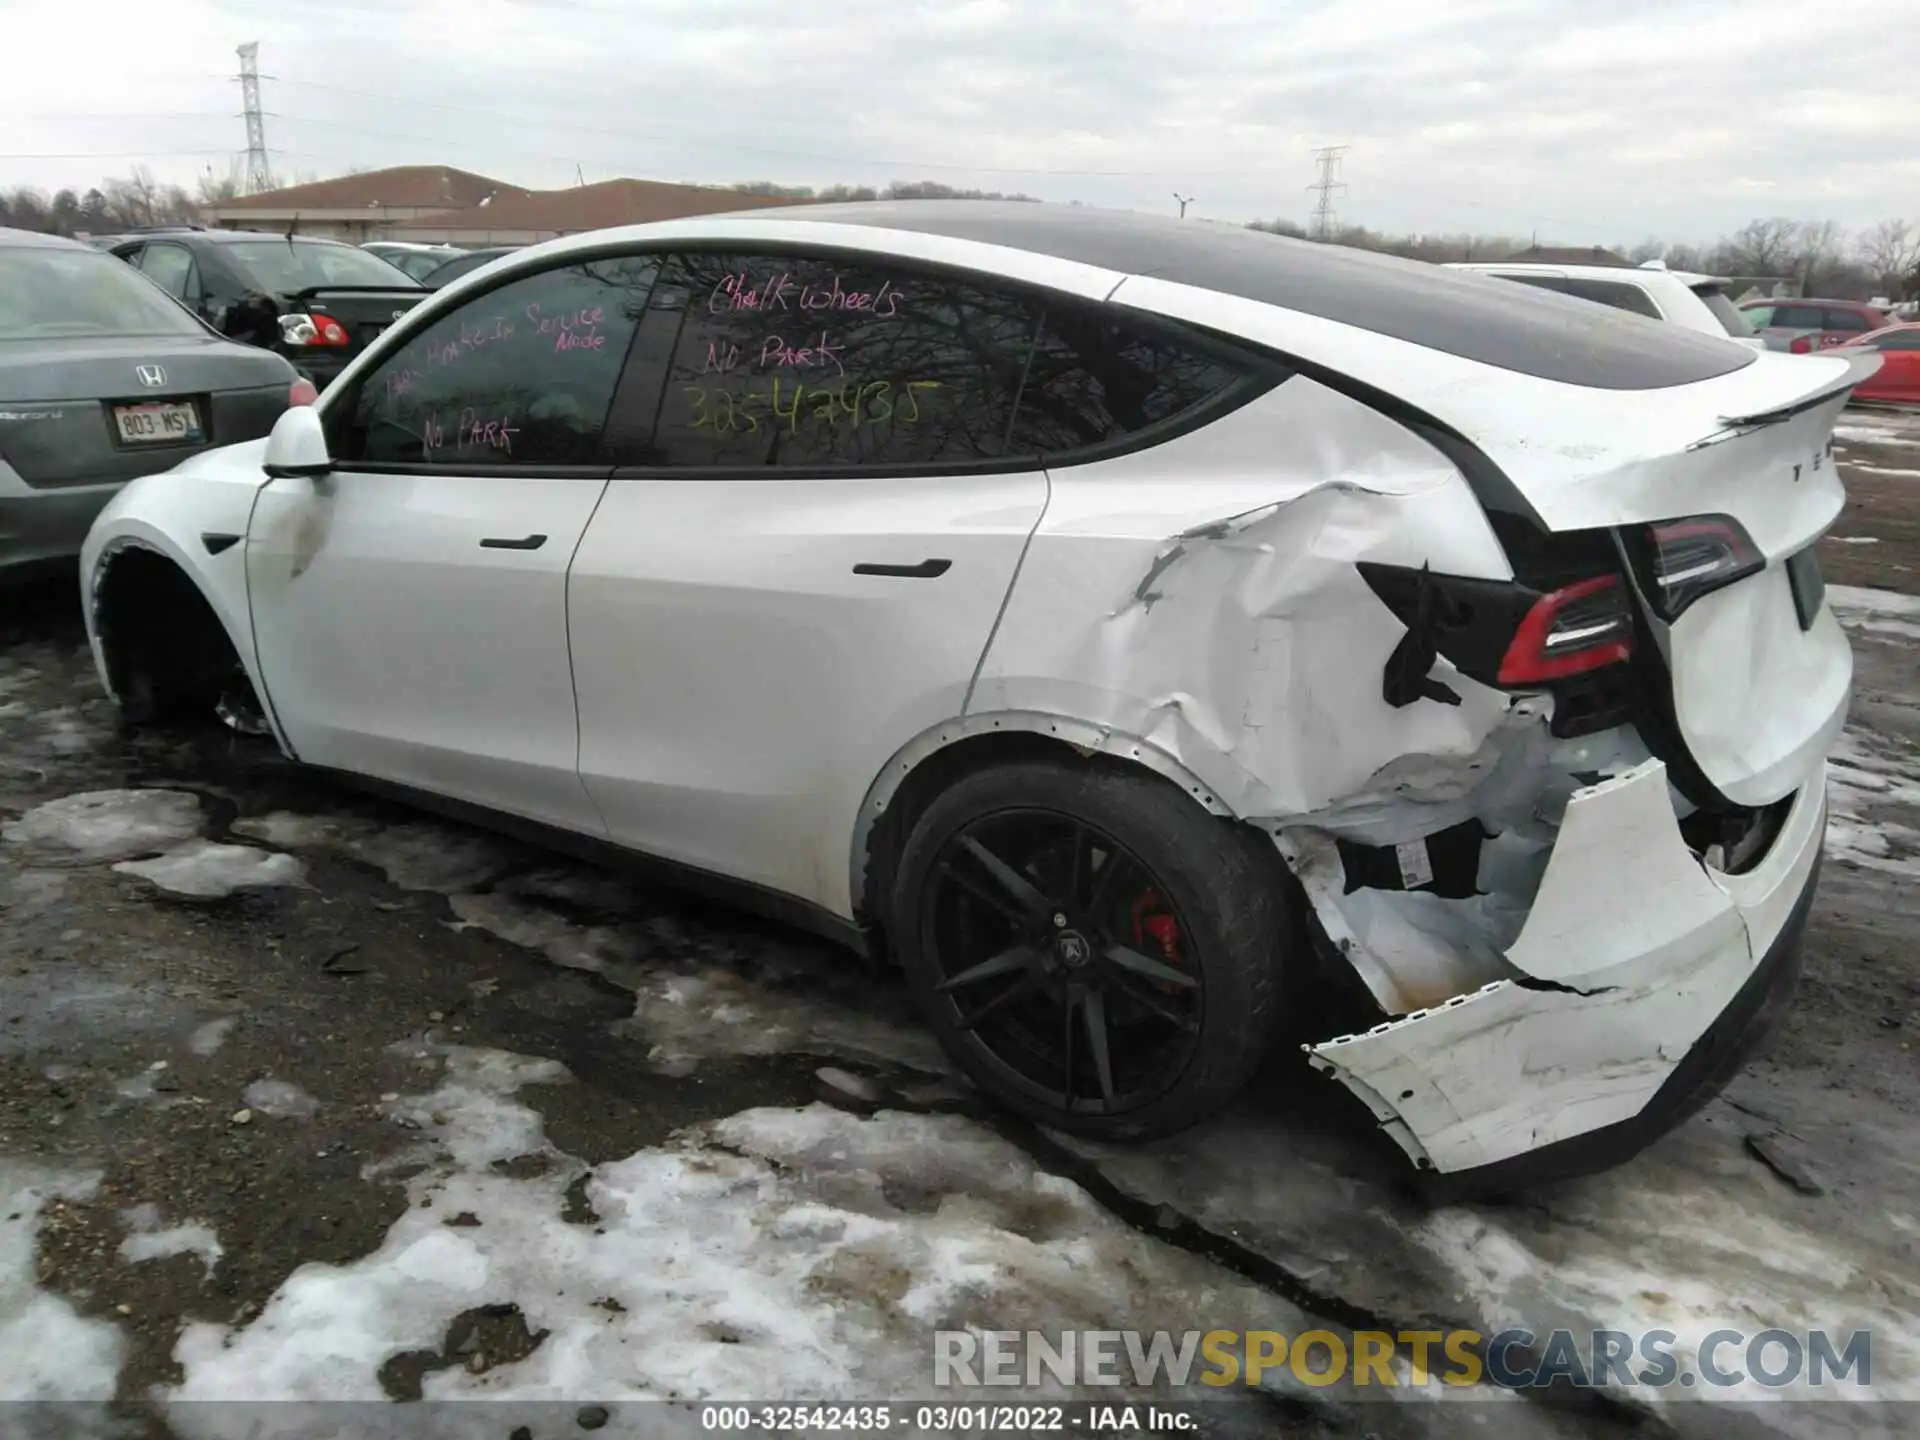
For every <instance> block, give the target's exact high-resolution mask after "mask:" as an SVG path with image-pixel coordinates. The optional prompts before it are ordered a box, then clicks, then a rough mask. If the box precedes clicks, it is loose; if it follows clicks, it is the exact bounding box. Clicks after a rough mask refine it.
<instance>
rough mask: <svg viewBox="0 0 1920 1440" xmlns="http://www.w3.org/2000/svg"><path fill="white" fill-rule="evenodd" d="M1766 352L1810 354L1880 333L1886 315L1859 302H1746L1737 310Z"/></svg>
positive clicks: (1885, 321) (1884, 323)
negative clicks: (1764, 345) (1762, 341)
mask: <svg viewBox="0 0 1920 1440" xmlns="http://www.w3.org/2000/svg"><path fill="white" fill-rule="evenodd" d="M1740 313H1741V314H1743V315H1745V316H1746V317H1747V323H1748V324H1749V325H1751V326H1752V327H1753V331H1754V333H1755V334H1756V335H1758V336H1759V337H1760V338H1761V339H1763V340H1765V341H1766V342H1767V348H1768V349H1769V350H1786V351H1789V352H1790V353H1792V354H1795V355H1806V354H1810V353H1811V352H1813V351H1815V350H1824V349H1826V348H1828V347H1829V346H1832V345H1844V344H1846V343H1847V342H1848V341H1849V340H1854V339H1858V338H1859V337H1860V336H1862V335H1864V334H1866V333H1867V332H1868V331H1870V330H1878V329H1881V328H1882V327H1883V326H1885V325H1886V323H1887V317H1886V315H1885V314H1884V313H1883V312H1882V311H1879V310H1876V309H1875V308H1874V307H1873V306H1871V305H1863V304H1861V303H1860V302H1859V301H1858V300H1749V301H1747V302H1746V303H1745V304H1744V305H1742V306H1741V307H1740Z"/></svg>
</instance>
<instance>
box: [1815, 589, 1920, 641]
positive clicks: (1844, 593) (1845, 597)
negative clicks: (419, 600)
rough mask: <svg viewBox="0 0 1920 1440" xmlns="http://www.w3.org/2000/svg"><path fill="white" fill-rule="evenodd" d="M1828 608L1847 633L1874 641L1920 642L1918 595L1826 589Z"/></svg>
mask: <svg viewBox="0 0 1920 1440" xmlns="http://www.w3.org/2000/svg"><path fill="white" fill-rule="evenodd" d="M1827 604H1828V605H1829V606H1830V607H1831V608H1832V610H1833V613H1834V616H1835V618H1837V619H1838V620H1839V621H1840V623H1841V624H1842V625H1844V626H1845V627H1846V628H1847V629H1849V630H1857V631H1860V632H1863V633H1865V634H1866V635H1869V636H1872V637H1874V638H1876V639H1889V640H1920V595H1902V594H1900V593H1898V592H1897V591H1893V590H1869V589H1864V588H1862V587H1860V586H1857V585H1829V586H1828V587H1827Z"/></svg>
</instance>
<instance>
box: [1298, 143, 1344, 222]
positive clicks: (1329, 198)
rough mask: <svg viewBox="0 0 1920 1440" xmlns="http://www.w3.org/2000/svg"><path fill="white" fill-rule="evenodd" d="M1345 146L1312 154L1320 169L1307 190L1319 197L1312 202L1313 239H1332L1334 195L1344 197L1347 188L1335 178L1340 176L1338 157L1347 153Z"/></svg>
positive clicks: (1330, 146) (1320, 150)
mask: <svg viewBox="0 0 1920 1440" xmlns="http://www.w3.org/2000/svg"><path fill="white" fill-rule="evenodd" d="M1348 148H1349V147H1347V146H1345V145H1326V146H1322V147H1321V148H1320V149H1318V150H1316V151H1314V152H1313V158H1314V162H1315V163H1316V164H1317V165H1319V167H1320V178H1319V179H1318V180H1316V181H1314V183H1313V184H1311V185H1309V186H1307V189H1309V190H1312V191H1314V192H1316V193H1317V194H1318V196H1319V198H1318V199H1317V200H1315V201H1314V202H1313V226H1312V233H1313V238H1314V239H1316V240H1331V239H1332V238H1333V227H1334V220H1335V218H1336V217H1335V215H1334V209H1333V200H1334V197H1335V196H1336V195H1344V194H1345V193H1346V189H1347V187H1346V186H1345V185H1342V184H1341V183H1340V181H1339V179H1338V178H1337V177H1338V176H1339V174H1340V157H1341V156H1342V155H1344V154H1346V153H1347V150H1348Z"/></svg>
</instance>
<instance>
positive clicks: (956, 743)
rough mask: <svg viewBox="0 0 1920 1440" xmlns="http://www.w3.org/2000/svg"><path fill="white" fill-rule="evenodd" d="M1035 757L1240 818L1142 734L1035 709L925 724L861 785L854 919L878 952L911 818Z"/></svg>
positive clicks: (853, 867)
mask: <svg viewBox="0 0 1920 1440" xmlns="http://www.w3.org/2000/svg"><path fill="white" fill-rule="evenodd" d="M1035 758H1056V759H1062V760H1070V759H1080V760H1083V761H1097V762H1099V763H1103V764H1109V765H1117V766H1122V767H1125V768H1129V769H1137V770H1143V771H1146V772H1149V773H1151V774H1154V775H1157V776H1159V777H1160V778H1161V779H1163V780H1166V781H1169V782H1170V783H1172V784H1173V785H1175V786H1177V787H1178V788H1179V789H1180V790H1181V791H1182V792H1183V793H1185V794H1186V795H1187V796H1188V798H1189V799H1190V800H1191V801H1192V803H1193V804H1194V805H1195V806H1196V807H1198V808H1199V809H1201V810H1203V811H1204V812H1205V813H1207V814H1209V815H1213V816H1216V817H1218V818H1220V819H1228V820H1230V819H1237V818H1239V817H1238V815H1237V814H1236V812H1235V811H1234V810H1233V808H1232V807H1231V806H1229V805H1228V804H1227V802H1226V801H1225V800H1223V799H1222V798H1221V797H1220V795H1219V793H1218V792H1217V791H1215V790H1214V789H1213V787H1211V786H1209V785H1208V784H1207V783H1206V782H1205V781H1203V780H1201V779H1200V778H1199V777H1198V776H1197V775H1195V774H1194V773H1193V772H1192V771H1191V770H1189V769H1188V768H1187V767H1186V766H1185V765H1183V764H1181V763H1180V761H1179V760H1177V759H1175V758H1174V757H1173V756H1172V755H1170V754H1168V753H1167V752H1166V751H1165V750H1164V749H1162V748H1161V747H1160V746H1158V745H1155V744H1154V743H1153V742H1151V741H1150V740H1147V739H1145V738H1144V737H1142V736H1138V735H1132V734H1128V733H1126V732H1124V731H1118V730H1115V729H1113V728H1112V727H1111V726H1107V725H1099V724H1095V723H1093V722H1092V721H1087V720H1075V719H1073V718H1071V717H1069V716H1064V715H1051V714H1047V713H1045V712H1042V711H1034V710H999V711H988V712H982V713H979V714H974V715H968V716H965V717H964V718H956V719H953V720H949V721H947V722H945V723H943V724H940V725H935V726H931V727H929V728H928V729H926V730H923V731H922V732H921V733H920V734H918V735H916V736H915V737H914V738H913V739H911V740H909V741H908V742H907V743H906V744H904V745H902V746H901V747H900V748H899V749H898V750H897V751H895V752H894V754H893V756H892V758H891V759H889V760H888V761H887V763H886V765H885V766H883V767H882V769H881V771H880V773H879V774H878V775H876V776H875V777H874V779H873V781H872V783H871V784H869V785H868V787H867V792H866V795H865V797H864V798H863V799H862V800H861V803H860V813H859V816H858V818H857V819H856V821H855V823H854V830H853V842H852V848H851V852H850V854H849V855H848V875H849V882H850V883H849V891H850V893H851V896H852V901H853V914H854V918H855V921H856V922H857V923H858V924H859V925H860V927H861V928H862V930H863V931H864V932H865V933H866V934H867V935H868V937H869V946H870V948H871V949H872V950H873V951H874V953H875V954H883V953H884V952H885V948H886V944H885V933H884V932H885V926H884V908H885V907H884V897H885V894H886V890H887V888H888V886H889V885H890V884H891V881H892V867H893V865H894V863H895V862H896V861H897V859H898V855H899V847H900V845H901V844H902V843H904V841H905V839H906V834H907V832H908V831H910V830H911V829H912V826H913V822H914V820H915V819H916V818H917V816H918V815H919V814H920V813H921V812H922V811H924V810H925V808H926V807H927V805H928V804H930V803H931V802H932V801H933V799H934V798H935V797H936V796H938V795H939V794H940V793H941V792H942V791H943V790H945V789H946V788H947V787H948V786H950V785H952V784H953V783H954V782H955V781H956V780H958V779H960V778H961V777H962V776H964V775H970V774H973V773H975V772H977V771H978V770H980V769H982V768H984V767H986V766H988V765H993V764H1001V763H1007V762H1011V761H1015V760H1023V759H1026V760H1030V759H1035Z"/></svg>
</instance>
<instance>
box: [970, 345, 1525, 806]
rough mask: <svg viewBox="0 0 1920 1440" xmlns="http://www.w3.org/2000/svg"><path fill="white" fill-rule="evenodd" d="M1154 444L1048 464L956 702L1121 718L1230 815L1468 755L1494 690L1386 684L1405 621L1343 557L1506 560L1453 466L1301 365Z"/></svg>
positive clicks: (1302, 800) (1467, 682) (1486, 728)
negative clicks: (1042, 511) (1015, 560)
mask: <svg viewBox="0 0 1920 1440" xmlns="http://www.w3.org/2000/svg"><path fill="white" fill-rule="evenodd" d="M1175 448H1177V451H1178V456H1177V460H1173V459H1170V458H1169V455H1168V453H1166V452H1162V451H1156V450H1146V451H1138V452H1134V453H1132V454H1129V455H1123V456H1117V457H1114V458H1112V459H1109V460H1103V461H1099V462H1097V463H1093V464H1089V465H1084V466H1069V467H1062V468H1057V469H1054V470H1052V471H1050V472H1049V478H1050V480H1051V482H1052V498H1051V501H1050V503H1049V506H1048V510H1047V514H1046V516H1045V518H1044V520H1043V521H1042V523H1041V525H1040V528H1039V529H1038V531H1036V533H1035V534H1034V537H1033V540H1032V542H1031V545H1030V548H1029V556H1028V561H1027V564H1026V565H1025V566H1024V567H1023V569H1022V572H1021V577H1020V580H1019V582H1018V584H1016V585H1015V587H1014V591H1013V594H1012V595H1011V597H1010V598H1009V600H1008V604H1007V609H1006V613H1005V616H1004V618H1003V619H1002V622H1001V625H1000V628H999V631H998V634H997V635H996V637H995V640H994V643H993V645H992V647H991V649H990V650H989V652H988V654H987V656H986V658H985V660H984V662H983V663H982V666H981V670H980V676H979V680H978V682H977V683H976V685H975V688H974V694H973V698H972V701H971V703H970V706H969V714H973V713H987V712H1003V711H1038V712H1042V713H1050V714H1057V715H1071V716H1074V717H1077V718H1081V719H1085V720H1089V721H1092V722H1093V723H1095V724H1097V725H1101V726H1103V727H1108V728H1110V729H1112V730H1113V731H1115V732H1117V733H1122V734H1126V735H1130V736H1136V737H1139V738H1141V739H1142V740H1144V741H1146V742H1147V743H1149V744H1151V745H1152V746H1154V747H1156V748H1158V749H1160V750H1161V751H1163V752H1164V753H1165V754H1166V755H1167V756H1168V757H1169V758H1170V759H1171V760H1173V761H1174V762H1175V763H1177V764H1179V765H1180V766H1182V767H1184V768H1185V769H1186V770H1188V771H1190V772H1192V773H1193V774H1194V775H1196V776H1198V777H1199V779H1200V780H1201V781H1202V782H1203V783H1204V784H1206V785H1207V786H1208V787H1209V788H1211V789H1213V790H1214V791H1216V792H1217V793H1219V794H1220V795H1221V796H1222V797H1223V798H1224V799H1226V801H1227V803H1228V804H1229V805H1230V806H1231V807H1232V808H1233V809H1234V811H1235V812H1236V813H1238V814H1241V815H1258V816H1274V817H1280V816H1289V815H1299V814H1305V813H1308V812H1311V811H1314V810H1318V809H1320V808H1322V807H1324V806H1326V805H1327V804H1328V803H1329V802H1331V801H1333V800H1335V799H1336V798H1339V797H1341V796H1347V795H1352V794H1353V793H1355V792H1356V791H1357V790H1359V789H1361V788H1362V787H1363V786H1364V785H1365V784H1366V783H1367V782H1368V781H1369V779H1370V778H1371V777H1373V776H1375V775H1376V774H1377V773H1378V772H1380V771H1381V770H1382V768H1383V767H1385V766H1387V765H1388V764H1389V763H1390V762H1394V761H1396V760H1401V759H1402V758H1403V757H1408V756H1424V757H1435V758H1437V759H1438V760H1441V761H1450V760H1464V759H1466V758H1467V757H1471V756H1473V755H1475V754H1476V753H1477V752H1478V751H1479V750H1480V749H1481V747H1482V745H1483V744H1484V743H1485V741H1486V738H1487V736H1488V735H1489V734H1490V733H1491V732H1492V731H1493V730H1494V728H1495V727H1496V726H1497V725H1498V724H1499V723H1500V721H1501V720H1502V718H1503V717H1504V716H1505V715H1506V713H1507V711H1508V709H1509V707H1510V705H1511V700H1510V697H1508V696H1507V695H1505V694H1503V693H1501V692H1500V691H1497V690H1494V689H1492V688H1491V687H1489V686H1486V685H1482V684H1480V683H1479V682H1477V681H1474V680H1471V679H1469V678H1467V677H1466V676H1464V675H1462V674H1460V673H1459V672H1458V671H1457V670H1456V669H1455V668H1454V667H1453V666H1452V665H1451V664H1450V663H1449V662H1448V661H1446V660H1444V659H1436V660H1435V662H1434V664H1433V666H1432V670H1431V678H1432V680H1433V681H1434V682H1436V683H1437V684H1439V685H1441V686H1444V687H1445V689H1446V690H1447V691H1448V692H1450V693H1451V695H1452V696H1453V697H1454V698H1455V699H1457V701H1458V703H1447V702H1445V701H1442V700H1436V699H1429V698H1421V699H1419V700H1417V701H1415V702H1414V703H1412V704H1408V705H1404V706H1399V707H1395V706H1393V705H1390V704H1388V703H1387V702H1386V701H1385V700H1384V699H1383V697H1382V685H1383V679H1382V677H1383V675H1384V673H1385V671H1386V668H1387V663H1388V661H1389V659H1390V658H1391V657H1392V656H1393V654H1394V652H1395V649H1396V647H1398V646H1399V645H1400V644H1401V642H1402V641H1403V640H1404V639H1405V637H1406V635H1407V627H1406V626H1405V625H1404V624H1402V623H1401V621H1400V620H1399V619H1398V618H1396V617H1395V616H1394V614H1393V613H1392V612H1391V611H1390V610H1389V609H1388V608H1387V607H1386V606H1385V605H1384V604H1383V603H1382V602H1381V601H1380V600H1379V598H1378V597H1377V596H1375V595H1374V593H1373V592H1372V590H1371V589H1370V588H1369V587H1368V586H1367V584H1366V582H1365V581H1364V580H1363V579H1362V578H1361V577H1360V574H1359V572H1358V571H1357V570H1356V569H1355V568H1354V566H1355V562H1357V561H1360V560H1377V561H1381V562H1383V563H1391V564H1397V565H1411V566H1414V567H1416V568H1417V567H1418V566H1420V565H1422V564H1430V565H1431V566H1432V567H1433V568H1434V569H1435V570H1442V571H1445V572H1447V573H1451V574H1468V575H1475V576H1485V577H1486V578H1490V579H1509V578H1511V575H1512V571H1511V568H1510V567H1509V565H1508V563H1507V560H1506V557H1505V555H1504V553H1503V552H1502V551H1501V549H1500V547H1499V545H1498V543H1497V542H1496V541H1495V539H1494V537H1493V533H1492V531H1491V529H1490V528H1489V526H1488V524H1487V521H1486V518H1485V516H1484V514H1483V513H1482V512H1481V511H1480V510H1479V509H1478V507H1477V506H1476V505H1475V504H1474V503H1473V502H1472V497H1471V494H1470V492H1469V491H1468V490H1467V489H1466V485H1465V482H1464V480H1462V478H1461V477H1460V475H1459V473H1458V472H1457V471H1456V470H1455V469H1454V468H1453V466H1452V464H1451V463H1450V462H1449V461H1448V460H1447V459H1446V458H1445V457H1444V456H1442V455H1441V454H1440V453H1439V452H1438V451H1437V450H1434V449H1433V448H1432V447H1431V446H1429V445H1427V444H1426V442H1424V441H1423V440H1421V439H1420V438H1419V437H1417V436H1415V435H1414V434H1412V432H1410V431H1408V430H1406V429H1405V428H1404V427H1402V426H1399V425H1397V424H1395V423H1394V422H1392V421H1390V420H1388V419H1386V418H1385V417H1384V416H1382V415H1380V414H1379V413H1378V412H1376V411H1373V410H1371V409H1369V408H1367V407H1366V406H1363V405H1361V404H1359V403H1358V402H1356V401H1354V400H1351V399H1349V398H1347V397H1345V396H1343V395H1340V394H1338V393H1337V392H1335V391H1332V390H1329V389H1327V388H1326V387H1324V386H1321V385H1318V384H1316V383H1315V382H1313V381H1311V380H1307V379H1304V378H1301V377H1295V378H1294V379H1292V380H1289V381H1287V382H1286V383H1285V384H1283V385H1281V386H1279V387H1278V388H1277V389H1275V390H1274V391H1272V392H1270V393H1269V394H1268V395H1266V396H1263V397H1261V398H1260V399H1259V400H1257V401H1254V402H1253V403H1251V404H1249V405H1247V406H1244V407H1242V409H1241V410H1239V411H1237V412H1235V413H1234V414H1233V415H1230V416H1227V417H1225V418H1223V419H1222V420H1220V421H1219V422H1217V423H1216V424H1214V425H1211V426H1209V427H1207V428H1206V429H1205V430H1203V431H1200V432H1198V433H1197V434H1195V435H1194V436H1192V437H1189V438H1188V439H1187V440H1186V441H1183V442H1182V444H1181V445H1180V446H1178V447H1175ZM1176 464H1177V467H1178V469H1177V472H1175V471H1174V470H1172V469H1170V467H1171V466H1173V465H1176ZM1149 499H1151V501H1152V504H1151V505H1149V504H1148V503H1147V502H1148V500H1149ZM1089 601H1091V603H1089Z"/></svg>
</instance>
